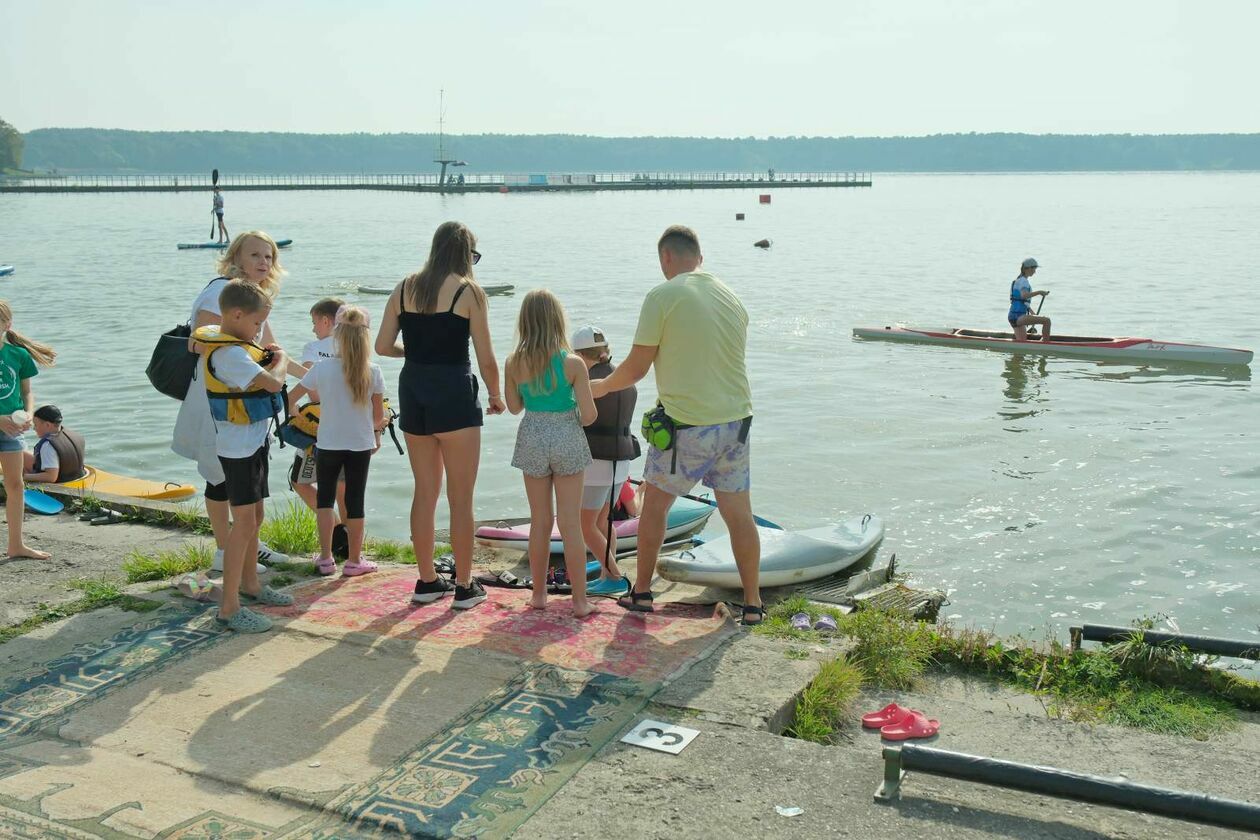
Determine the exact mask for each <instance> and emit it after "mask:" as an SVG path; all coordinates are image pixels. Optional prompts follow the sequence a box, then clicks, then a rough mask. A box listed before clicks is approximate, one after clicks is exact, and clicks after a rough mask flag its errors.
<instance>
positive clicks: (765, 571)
mask: <svg viewBox="0 0 1260 840" xmlns="http://www.w3.org/2000/svg"><path fill="white" fill-rule="evenodd" d="M757 533H758V535H759V536H760V537H761V573H760V578H759V580H760V584H761V585H762V586H787V585H789V584H796V583H805V582H806V581H810V580H817V579H818V578H822V577H827V576H828V575H834V574H835V573H836V572H839V571H843V570H844V569H847V568H848V567H849V566H852V565H853V564H854V563H856V562H857V561H859V560H861V559H862V558H863V557H865V556H866V555H867V554H869V553H870V552H871V551H872V550H873V549H874V548H875V547H876V546H877V545H879V543H880V541H881V540H883V538H884V521H883V520H882V519H880V518H879V517H878V516H875V515H873V514H867V515H866V516H863V517H860V518H858V519H850V520H849V521H848V522H839V523H836V524H834V525H826V526H824V527H822V528H811V529H809V530H806V531H775V530H773V529H771V528H762V527H758V528H757ZM657 571H658V572H659V573H660V576H661V577H663V578H665V579H666V580H674V581H680V582H683V583H694V584H698V585H701V586H725V587H732V588H738V587H739V586H740V582H739V569H738V568H737V567H736V565H735V553H734V552H733V551H732V550H731V539H730V537H729V536H723V537H720V538H718V539H715V540H713V541H712V542H707V543H705V544H704V545H700V546H696V547H695V548H692V549H688V550H686V551H682V552H679V553H678V554H677V555H675V556H672V557H662V558H661V559H660V563H659V565H658V566H657Z"/></svg>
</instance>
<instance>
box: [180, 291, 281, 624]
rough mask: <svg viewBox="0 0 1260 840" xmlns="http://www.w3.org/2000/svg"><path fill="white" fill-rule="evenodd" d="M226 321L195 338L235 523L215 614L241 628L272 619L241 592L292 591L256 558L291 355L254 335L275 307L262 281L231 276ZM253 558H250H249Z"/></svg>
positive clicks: (266, 597) (254, 595)
mask: <svg viewBox="0 0 1260 840" xmlns="http://www.w3.org/2000/svg"><path fill="white" fill-rule="evenodd" d="M219 308H220V310H221V311H222V322H221V323H220V324H219V326H218V328H217V329H216V328H215V327H214V326H205V327H200V328H198V329H197V330H196V331H195V332H194V333H193V340H194V341H195V342H196V343H197V345H198V347H199V348H200V352H201V353H202V361H201V374H202V376H203V378H204V381H205V384H206V394H207V396H208V397H209V398H210V399H209V401H210V414H211V416H212V417H213V418H214V425H215V431H216V432H217V434H216V435H215V450H216V452H217V453H218V456H219V462H220V463H221V464H222V465H223V474H224V476H225V477H226V482H225V483H226V485H227V493H228V502H229V503H230V504H231V506H232V528H231V532H230V533H229V535H228V539H227V544H226V546H225V547H224V552H223V597H222V600H221V601H220V602H219V615H218V620H219V621H220V622H222V623H223V624H226V625H227V626H228V628H230V629H232V630H236V631H238V632H242V633H261V632H263V631H265V630H270V629H271V620H270V619H268V618H267V617H266V616H264V615H262V614H261V613H257V612H253V611H252V610H248V609H246V608H244V607H242V606H241V600H240V599H241V598H247V599H249V600H252V601H256V602H258V603H261V604H268V605H276V606H285V605H288V604H292V603H293V596H292V595H286V594H284V593H281V592H277V591H276V590H274V589H272V588H271V587H269V586H263V584H262V581H260V580H259V579H258V569H257V566H256V564H255V563H254V562H253V558H255V557H257V556H258V531H259V528H260V527H261V526H262V520H263V513H264V509H263V499H266V498H267V496H268V490H267V456H268V452H267V437H268V433H269V432H270V428H271V422H272V420H273V418H274V416H275V412H276V411H277V410H278V409H279V408H280V402H279V396H278V395H279V393H280V392H281V391H282V390H283V389H284V381H285V370H286V368H287V366H288V363H289V360H288V357H287V356H285V354H284V351H283V350H281V349H280V348H279V347H277V346H275V345H271V346H270V347H265V348H264V347H259V346H258V345H256V344H254V342H253V339H254V337H255V336H257V335H259V334H260V333H261V332H262V326H263V322H264V321H266V320H267V315H268V314H269V313H270V312H271V299H270V298H269V297H267V294H266V293H265V292H263V291H262V290H261V289H260V288H259V287H258V286H255V285H251V284H249V283H246V282H244V281H242V280H233V281H232V282H230V283H228V284H227V285H226V286H224V287H223V293H222V294H221V295H220V296H219ZM246 558H249V559H250V562H249V563H246V562H245V559H246Z"/></svg>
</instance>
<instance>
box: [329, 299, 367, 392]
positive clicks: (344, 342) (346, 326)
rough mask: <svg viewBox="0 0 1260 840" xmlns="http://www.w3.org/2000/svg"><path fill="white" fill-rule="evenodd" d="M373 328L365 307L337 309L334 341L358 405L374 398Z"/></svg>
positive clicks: (348, 385)
mask: <svg viewBox="0 0 1260 840" xmlns="http://www.w3.org/2000/svg"><path fill="white" fill-rule="evenodd" d="M371 332H372V331H371V330H370V329H369V328H368V316H367V313H366V312H364V311H363V309H362V308H360V307H358V306H343V307H341V308H340V309H338V310H337V315H336V326H334V327H333V343H334V344H335V345H336V346H337V355H338V356H340V357H341V373H342V375H343V376H345V378H346V386H347V387H348V388H349V389H350V400H351V402H353V403H354V404H355V405H367V404H368V403H369V402H371V400H372V367H371V365H372V336H371Z"/></svg>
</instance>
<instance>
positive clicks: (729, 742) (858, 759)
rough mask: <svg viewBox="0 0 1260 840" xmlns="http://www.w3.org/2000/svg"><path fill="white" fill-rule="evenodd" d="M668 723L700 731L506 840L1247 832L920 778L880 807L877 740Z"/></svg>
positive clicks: (603, 766)
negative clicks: (791, 810)
mask: <svg viewBox="0 0 1260 840" xmlns="http://www.w3.org/2000/svg"><path fill="white" fill-rule="evenodd" d="M670 719H671V720H673V721H674V722H676V723H679V724H681V725H683V726H689V727H692V728H695V729H699V730H701V734H700V735H699V736H698V737H697V738H696V740H695V741H694V742H693V743H692V744H691V745H690V746H689V747H687V749H686V750H685V751H683V753H682V754H681V755H678V756H671V755H667V754H664V753H658V752H653V751H650V750H645V749H641V748H637V747H632V746H628V745H625V744H621V743H619V742H614V743H612V744H610V745H609V746H608V747H606V748H605V749H604V750H603V751H602V752H601V753H600V754H599V755H598V756H597V757H596V759H595V760H594V761H592V762H590V763H589V764H587V765H586V766H585V767H584V768H583V769H582V770H581V771H579V772H578V774H577V775H576V776H574V778H573V779H572V780H571V781H570V782H569V784H568V785H566V786H565V787H564V789H563V790H561V792H560V793H558V794H557V795H556V796H554V797H552V799H551V800H550V801H549V802H548V803H547V804H546V805H545V806H543V807H542V808H541V809H540V810H539V811H538V813H537V814H535V815H534V816H533V817H532V818H531V819H530V820H529V821H528V822H527V823H526V824H525V825H524V826H522V828H521V829H520V830H519V831H518V832H517V833H516V834H515V835H513V837H514V840H554V838H561V837H564V838H568V837H573V838H586V837H613V836H619V837H636V838H646V839H647V840H656V838H661V839H662V840H663V839H664V838H669V840H689V838H710V837H713V836H715V835H718V834H722V835H727V834H734V835H738V836H745V837H757V838H784V840H799V838H802V837H861V838H869V837H880V838H885V837H887V838H915V840H918V838H923V837H933V838H943V839H944V840H954V838H958V840H963V838H993V837H1019V838H1021V839H1022V840H1023V839H1026V840H1040V839H1041V838H1046V839H1047V840H1048V839H1049V838H1055V840H1099V838H1133V840H1137V838H1142V840H1148V838H1152V837H1160V838H1186V839H1187V840H1195V838H1233V837H1242V836H1244V835H1242V834H1240V833H1238V832H1233V831H1228V830H1225V829H1215V828H1209V827H1203V826H1198V825H1194V824H1190V823H1181V822H1177V821H1174V820H1168V819H1162V818H1158V817H1151V816H1148V815H1145V814H1137V813H1133V812H1128V811H1121V810H1117V809H1111V808H1103V807H1097V806H1090V805H1082V804H1078V803H1074V802H1066V801H1062V800H1054V799H1049V798H1045V797H1036V796H1029V795H1026V794H1022V793H1017V792H1014V791H1003V790H999V789H995V788H986V787H982V786H977V785H969V784H965V783H962V782H954V781H952V780H948V779H939V778H933V777H929V776H924V775H921V774H919V775H916V774H911V775H910V776H909V777H907V780H906V784H905V793H904V798H903V799H902V800H901V801H900V802H898V803H897V804H895V805H892V806H887V805H879V804H876V803H875V802H874V801H873V800H872V794H873V793H874V791H875V788H876V787H877V786H878V784H879V781H880V777H881V772H882V764H881V760H880V758H879V750H878V745H877V744H876V743H866V742H864V741H863V742H855V744H853V745H849V746H841V747H830V746H822V745H818V744H812V743H809V742H806V741H797V740H793V739H790V738H783V737H781V736H777V735H773V734H770V733H768V732H761V731H756V730H750V729H743V728H736V727H728V726H723V725H722V724H719V723H714V722H711V721H706V720H702V719H700V718H697V717H694V716H688V715H677V716H671V718H670ZM876 740H878V739H876ZM776 805H782V806H785V807H798V808H801V809H803V813H801V814H800V815H799V816H794V817H784V816H780V815H779V814H778V813H776V811H775V806H776Z"/></svg>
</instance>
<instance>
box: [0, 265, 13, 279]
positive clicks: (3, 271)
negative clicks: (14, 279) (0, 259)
mask: <svg viewBox="0 0 1260 840" xmlns="http://www.w3.org/2000/svg"><path fill="white" fill-rule="evenodd" d="M16 270H17V269H15V268H14V267H13V266H11V265H0V277H7V276H8V275H10V274H12V273H13V272H14V271H16Z"/></svg>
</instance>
